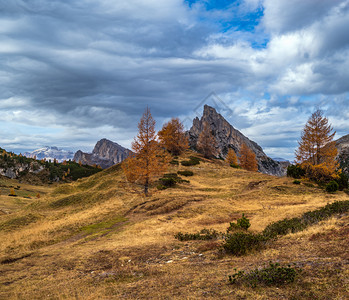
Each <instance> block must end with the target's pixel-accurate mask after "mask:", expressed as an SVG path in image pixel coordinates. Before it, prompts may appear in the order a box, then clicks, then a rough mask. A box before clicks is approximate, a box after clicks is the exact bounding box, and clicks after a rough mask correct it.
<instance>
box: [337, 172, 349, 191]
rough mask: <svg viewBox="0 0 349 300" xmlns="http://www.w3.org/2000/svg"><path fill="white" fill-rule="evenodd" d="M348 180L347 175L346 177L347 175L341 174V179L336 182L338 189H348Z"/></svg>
mask: <svg viewBox="0 0 349 300" xmlns="http://www.w3.org/2000/svg"><path fill="white" fill-rule="evenodd" d="M348 180H349V178H348V176H347V175H345V173H342V172H341V173H339V178H337V179H336V180H335V181H336V182H337V183H338V189H339V190H340V191H343V190H344V189H347V188H348Z"/></svg>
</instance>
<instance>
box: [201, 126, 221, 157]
mask: <svg viewBox="0 0 349 300" xmlns="http://www.w3.org/2000/svg"><path fill="white" fill-rule="evenodd" d="M216 146H217V141H216V139H215V137H214V136H213V134H212V133H211V130H210V126H209V125H208V124H207V123H206V122H205V123H204V125H203V129H202V131H201V133H200V135H199V138H198V142H197V149H198V151H199V152H201V153H202V154H203V155H204V157H206V158H211V157H214V156H216V154H217V151H216Z"/></svg>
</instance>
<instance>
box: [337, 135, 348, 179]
mask: <svg viewBox="0 0 349 300" xmlns="http://www.w3.org/2000/svg"><path fill="white" fill-rule="evenodd" d="M336 147H337V150H338V155H337V159H338V161H339V164H340V167H341V169H342V170H343V172H344V173H346V174H347V175H348V176H349V134H347V135H345V136H342V137H341V138H340V139H338V140H337V141H336Z"/></svg>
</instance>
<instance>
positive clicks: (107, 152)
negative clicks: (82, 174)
mask: <svg viewBox="0 0 349 300" xmlns="http://www.w3.org/2000/svg"><path fill="white" fill-rule="evenodd" d="M130 154H132V151H130V150H128V149H126V148H124V147H122V146H120V145H119V144H117V143H114V142H112V141H109V140H107V139H102V140H100V141H98V142H97V144H96V146H95V147H94V149H93V151H92V153H84V152H82V151H81V150H79V151H77V152H76V153H75V155H74V160H75V161H76V162H79V161H81V163H82V164H87V165H90V166H92V165H94V164H96V165H99V166H101V167H102V168H103V169H106V168H109V167H111V166H113V165H115V164H118V163H120V162H122V161H123V160H124V159H126V158H127V157H128V156H129V155H130Z"/></svg>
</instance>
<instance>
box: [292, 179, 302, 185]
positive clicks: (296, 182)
mask: <svg viewBox="0 0 349 300" xmlns="http://www.w3.org/2000/svg"><path fill="white" fill-rule="evenodd" d="M293 184H301V182H300V181H299V180H297V179H295V180H294V181H293Z"/></svg>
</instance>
